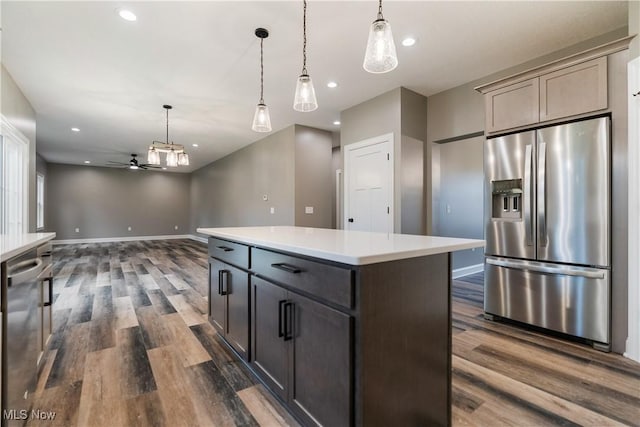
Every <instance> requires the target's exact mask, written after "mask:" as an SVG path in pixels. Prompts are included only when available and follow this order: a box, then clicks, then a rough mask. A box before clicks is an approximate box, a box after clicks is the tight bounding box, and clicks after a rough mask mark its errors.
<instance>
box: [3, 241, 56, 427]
mask: <svg viewBox="0 0 640 427" xmlns="http://www.w3.org/2000/svg"><path fill="white" fill-rule="evenodd" d="M41 252H42V250H38V249H34V250H32V251H29V252H27V253H25V254H23V255H21V256H19V257H16V258H13V259H11V260H9V261H7V263H6V266H5V267H6V268H5V271H6V280H5V281H4V283H3V284H2V304H3V305H2V315H3V319H2V328H3V329H2V334H3V339H2V354H3V358H4V360H3V363H2V379H3V381H2V425H3V426H21V425H24V423H25V422H26V420H27V417H28V415H29V412H30V410H31V405H32V394H33V392H34V391H35V388H36V382H37V372H38V367H37V364H38V356H39V353H40V342H39V341H40V337H41V335H40V334H41V332H40V329H41V327H42V326H41V325H42V318H41V314H40V310H39V308H40V305H41V300H42V299H41V295H40V286H41V285H40V283H41V282H42V279H41V276H42V273H43V272H47V270H48V269H49V268H50V266H49V265H48V263H45V262H43V259H42V258H41V257H40V253H41Z"/></svg>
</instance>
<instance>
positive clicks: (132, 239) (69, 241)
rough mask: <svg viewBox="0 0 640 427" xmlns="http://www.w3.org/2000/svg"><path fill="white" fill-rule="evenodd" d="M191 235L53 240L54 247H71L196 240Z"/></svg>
mask: <svg viewBox="0 0 640 427" xmlns="http://www.w3.org/2000/svg"><path fill="white" fill-rule="evenodd" d="M195 237H196V236H193V235H191V234H167V235H164V236H125V237H101V238H88V239H64V240H52V241H51V243H52V244H54V245H71V244H74V243H109V242H135V241H144V240H171V239H193V240H199V239H198V238H195Z"/></svg>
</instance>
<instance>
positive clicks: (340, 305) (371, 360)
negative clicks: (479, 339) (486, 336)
mask: <svg viewBox="0 0 640 427" xmlns="http://www.w3.org/2000/svg"><path fill="white" fill-rule="evenodd" d="M197 231H198V232H199V233H202V234H205V235H208V236H210V237H209V255H210V258H209V266H210V268H209V320H210V322H211V323H212V324H213V326H214V327H215V328H216V329H217V330H218V333H219V334H220V335H221V336H222V337H223V338H224V340H225V342H226V343H227V344H228V345H229V346H230V347H231V348H232V349H233V350H234V351H235V352H236V353H237V355H238V356H239V357H240V358H241V359H242V360H243V361H244V362H245V363H246V364H247V365H248V366H249V368H250V369H251V371H252V372H253V373H254V374H255V375H256V376H257V377H258V378H259V379H260V380H261V381H262V382H263V383H264V384H265V385H266V386H267V387H268V389H269V390H270V391H271V392H272V394H274V395H275V396H276V397H277V398H278V399H279V400H280V401H281V402H282V403H283V404H284V405H285V406H286V407H287V408H288V409H289V410H290V411H291V412H292V413H293V414H294V415H295V416H296V417H297V418H298V419H299V420H300V421H301V422H302V423H303V424H304V425H318V424H319V425H330V426H348V425H358V426H360V425H366V426H389V425H403V426H418V425H450V424H451V298H450V294H451V252H453V251H457V250H462V249H471V248H475V247H482V246H483V245H484V241H482V240H470V239H453V238H445V237H433V236H414V235H399V234H383V233H368V232H357V231H343V230H328V229H315V228H303V227H286V226H285V227H240V228H199V229H198V230H197Z"/></svg>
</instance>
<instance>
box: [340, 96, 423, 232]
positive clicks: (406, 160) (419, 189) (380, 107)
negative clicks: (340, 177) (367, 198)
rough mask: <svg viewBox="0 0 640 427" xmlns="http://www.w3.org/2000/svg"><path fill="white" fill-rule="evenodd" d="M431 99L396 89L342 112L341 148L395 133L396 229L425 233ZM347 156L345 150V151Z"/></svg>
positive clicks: (398, 230)
mask: <svg viewBox="0 0 640 427" xmlns="http://www.w3.org/2000/svg"><path fill="white" fill-rule="evenodd" d="M426 114H427V98H425V97H424V96H422V95H420V94H418V93H415V92H412V91H410V90H408V89H406V88H402V87H400V88H396V89H393V90H391V91H389V92H386V93H383V94H382V95H379V96H377V97H375V98H373V99H370V100H368V101H365V102H363V103H361V104H358V105H356V106H353V107H351V108H348V109H346V110H344V111H342V112H341V113H340V121H341V123H342V124H341V129H340V146H341V147H342V148H344V147H345V146H346V145H349V144H353V143H355V142H359V141H362V140H364V139H368V138H373V137H376V136H380V135H384V134H387V133H393V138H394V230H395V232H396V233H398V232H399V233H407V234H424V225H425V221H424V208H423V207H424V187H423V185H424V179H423V171H424V166H423V145H424V141H425V140H426V136H427V121H426ZM342 153H343V156H344V149H343V150H342Z"/></svg>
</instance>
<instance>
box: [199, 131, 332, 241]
mask: <svg viewBox="0 0 640 427" xmlns="http://www.w3.org/2000/svg"><path fill="white" fill-rule="evenodd" d="M332 142H333V135H332V134H331V132H328V131H323V130H320V129H315V128H310V127H306V126H300V125H293V126H289V127H288V128H286V129H283V130H281V131H279V132H276V133H274V134H272V135H269V136H267V137H265V138H263V139H261V140H259V141H257V142H255V143H253V144H251V145H248V146H247V147H245V148H243V149H241V150H238V151H236V152H234V153H231V154H230V155H228V156H227V157H224V158H222V159H220V160H217V161H215V162H213V163H211V164H209V165H207V166H205V167H203V168H200V169H198V170H197V171H195V172H193V174H192V178H191V204H190V212H191V231H192V232H193V233H195V232H196V231H195V230H196V229H197V228H198V227H234V226H252V225H299V226H306V227H321V228H331V224H332V216H333V213H332V210H331V194H332V190H331V185H332V184H331V183H332V180H331V146H332ZM265 195H266V196H267V199H268V200H266V201H265V200H263V196H265ZM306 206H313V208H314V213H313V214H305V213H304V212H305V207H306ZM271 207H273V208H274V209H275V213H273V214H271V213H270V209H271Z"/></svg>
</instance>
